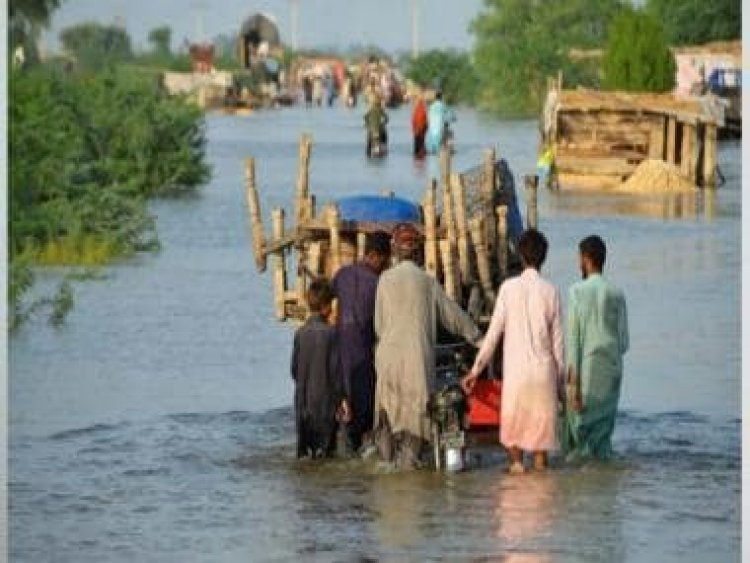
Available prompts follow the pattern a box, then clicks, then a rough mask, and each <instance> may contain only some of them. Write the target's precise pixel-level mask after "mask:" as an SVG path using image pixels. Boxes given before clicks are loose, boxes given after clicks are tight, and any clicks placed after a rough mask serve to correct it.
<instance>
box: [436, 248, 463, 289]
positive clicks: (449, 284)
mask: <svg viewBox="0 0 750 563" xmlns="http://www.w3.org/2000/svg"><path fill="white" fill-rule="evenodd" d="M455 248H456V247H455V246H454V245H453V244H451V241H449V240H446V239H440V257H441V258H442V261H443V279H444V282H445V293H446V294H447V295H448V297H450V298H451V299H453V301H456V302H458V295H459V284H458V279H457V277H458V276H457V275H456V274H457V272H456V261H455Z"/></svg>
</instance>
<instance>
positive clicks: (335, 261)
mask: <svg viewBox="0 0 750 563" xmlns="http://www.w3.org/2000/svg"><path fill="white" fill-rule="evenodd" d="M326 220H327V222H328V230H329V234H330V241H331V243H330V244H331V248H330V255H331V272H330V274H331V278H333V276H334V275H335V274H336V271H337V270H338V269H339V268H340V267H341V215H340V214H339V208H338V207H336V206H335V205H330V206H328V211H327V213H326Z"/></svg>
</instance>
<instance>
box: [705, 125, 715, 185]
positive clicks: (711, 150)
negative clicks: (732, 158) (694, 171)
mask: <svg viewBox="0 0 750 563" xmlns="http://www.w3.org/2000/svg"><path fill="white" fill-rule="evenodd" d="M702 176H703V178H702V179H703V187H704V188H715V187H716V125H715V124H713V123H706V129H705V134H704V137H703V174H702Z"/></svg>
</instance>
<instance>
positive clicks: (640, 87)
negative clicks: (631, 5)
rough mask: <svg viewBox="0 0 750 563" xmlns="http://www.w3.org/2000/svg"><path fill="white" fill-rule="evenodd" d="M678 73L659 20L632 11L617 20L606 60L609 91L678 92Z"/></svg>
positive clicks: (605, 70) (604, 63) (604, 58)
mask: <svg viewBox="0 0 750 563" xmlns="http://www.w3.org/2000/svg"><path fill="white" fill-rule="evenodd" d="M675 69H676V65H675V60H674V55H672V52H671V51H670V50H669V47H668V45H667V42H666V40H665V38H664V30H663V28H662V26H661V24H660V23H659V22H658V21H657V20H656V19H654V18H653V17H652V16H650V15H649V14H646V13H644V12H641V11H636V10H632V9H630V10H626V11H624V12H623V13H621V14H620V15H619V16H617V17H616V18H615V20H614V21H613V22H612V28H611V31H610V34H609V40H608V42H607V46H606V49H605V51H604V57H603V60H602V72H603V75H604V80H603V85H604V87H605V88H608V89H611V90H630V91H645V92H667V91H670V90H672V88H674V81H675Z"/></svg>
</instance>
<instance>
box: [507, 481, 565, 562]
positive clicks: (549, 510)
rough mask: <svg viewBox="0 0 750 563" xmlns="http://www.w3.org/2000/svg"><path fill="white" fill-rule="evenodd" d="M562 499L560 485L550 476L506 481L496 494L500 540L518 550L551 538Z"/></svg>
mask: <svg viewBox="0 0 750 563" xmlns="http://www.w3.org/2000/svg"><path fill="white" fill-rule="evenodd" d="M558 496H559V484H558V482H557V479H556V478H555V477H554V476H552V475H550V474H529V475H524V476H520V477H518V476H512V477H507V478H505V479H503V481H502V483H501V485H500V486H499V489H498V490H497V491H496V492H495V493H494V497H495V502H496V505H495V517H496V518H497V530H496V534H497V537H498V538H499V539H500V540H501V541H502V543H503V544H507V545H508V546H510V547H511V548H515V547H523V546H525V545H526V546H527V545H529V544H530V543H532V542H533V541H534V540H536V539H537V538H538V537H540V536H544V535H545V534H547V533H548V532H549V531H550V530H551V528H552V526H553V525H554V523H555V513H556V507H557V504H558V503H557V498H558ZM539 561H546V559H539Z"/></svg>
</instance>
